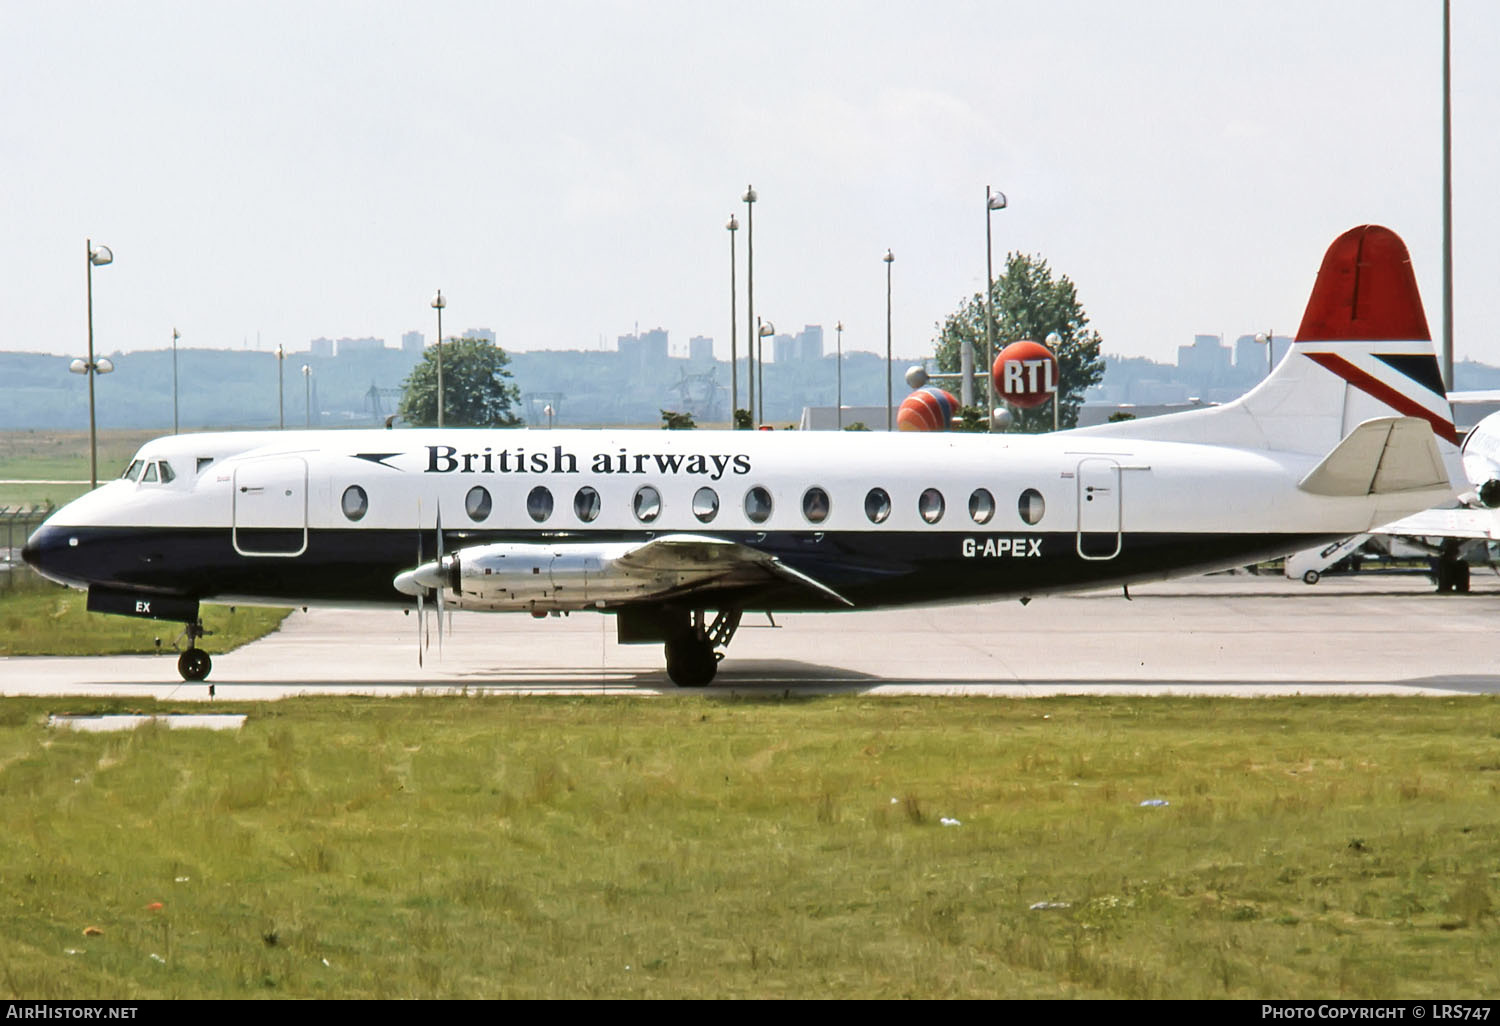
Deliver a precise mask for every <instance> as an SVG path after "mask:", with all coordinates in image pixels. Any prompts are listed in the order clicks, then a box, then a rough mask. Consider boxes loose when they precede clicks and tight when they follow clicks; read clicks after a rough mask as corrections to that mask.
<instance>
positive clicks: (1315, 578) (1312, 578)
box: [1302, 570, 1323, 584]
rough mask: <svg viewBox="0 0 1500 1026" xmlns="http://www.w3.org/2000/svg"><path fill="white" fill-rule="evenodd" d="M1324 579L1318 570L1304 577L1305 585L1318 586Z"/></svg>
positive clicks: (1310, 571) (1311, 571) (1309, 572)
mask: <svg viewBox="0 0 1500 1026" xmlns="http://www.w3.org/2000/svg"><path fill="white" fill-rule="evenodd" d="M1322 579H1323V575H1322V574H1320V573H1318V572H1317V571H1316V570H1309V571H1308V572H1307V573H1305V574H1303V575H1302V583H1303V584H1317V583H1318V582H1319V581H1321V580H1322Z"/></svg>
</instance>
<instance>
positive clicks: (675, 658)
mask: <svg viewBox="0 0 1500 1026" xmlns="http://www.w3.org/2000/svg"><path fill="white" fill-rule="evenodd" d="M718 672H719V656H718V653H716V652H715V651H714V647H713V646H712V645H710V644H708V643H707V642H704V641H699V640H698V639H697V638H683V639H680V640H677V641H669V642H667V676H668V677H670V678H672V683H673V684H676V685H677V686H678V687H680V688H701V687H703V686H704V685H705V684H707V683H708V682H709V681H711V680H713V679H714V675H715V674H717V673H718Z"/></svg>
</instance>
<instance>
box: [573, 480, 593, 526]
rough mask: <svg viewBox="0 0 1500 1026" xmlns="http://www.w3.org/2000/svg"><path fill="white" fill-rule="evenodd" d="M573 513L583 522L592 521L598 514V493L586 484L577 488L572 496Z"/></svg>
mask: <svg viewBox="0 0 1500 1026" xmlns="http://www.w3.org/2000/svg"><path fill="white" fill-rule="evenodd" d="M573 515H574V516H576V517H578V519H579V520H582V521H583V522H584V523H585V524H588V523H592V522H593V520H594V518H595V517H597V516H598V515H599V493H598V492H596V491H595V490H594V489H592V488H590V487H589V486H588V485H584V486H583V487H582V488H580V489H578V494H577V495H575V496H573Z"/></svg>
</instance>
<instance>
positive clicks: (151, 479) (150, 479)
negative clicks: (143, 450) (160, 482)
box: [141, 463, 156, 484]
mask: <svg viewBox="0 0 1500 1026" xmlns="http://www.w3.org/2000/svg"><path fill="white" fill-rule="evenodd" d="M141 481H142V482H143V483H145V484H153V483H155V481H156V464H155V463H148V464H146V476H145V477H143V478H141Z"/></svg>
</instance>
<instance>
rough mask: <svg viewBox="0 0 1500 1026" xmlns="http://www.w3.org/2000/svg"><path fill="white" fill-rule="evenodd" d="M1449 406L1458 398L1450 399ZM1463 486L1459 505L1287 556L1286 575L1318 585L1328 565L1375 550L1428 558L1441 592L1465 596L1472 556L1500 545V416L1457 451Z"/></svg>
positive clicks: (1476, 429)
mask: <svg viewBox="0 0 1500 1026" xmlns="http://www.w3.org/2000/svg"><path fill="white" fill-rule="evenodd" d="M1449 401H1450V402H1451V403H1456V402H1457V401H1458V397H1457V396H1455V395H1450V396H1449ZM1459 452H1460V453H1461V456H1462V461H1463V471H1464V483H1463V487H1462V489H1461V491H1460V493H1459V495H1458V505H1456V506H1448V507H1440V508H1435V509H1428V510H1423V511H1422V512H1420V513H1413V514H1412V515H1411V516H1409V517H1403V518H1402V519H1400V520H1397V521H1395V522H1394V523H1390V524H1385V525H1383V526H1381V527H1376V528H1374V529H1372V530H1371V531H1369V532H1368V533H1364V534H1356V535H1354V536H1352V537H1350V538H1345V539H1343V540H1341V541H1337V542H1330V543H1329V544H1327V545H1324V546H1321V547H1319V548H1313V549H1309V550H1306V551H1303V552H1296V553H1293V554H1292V555H1290V556H1288V557H1287V560H1286V576H1287V577H1292V578H1300V579H1301V580H1302V581H1304V582H1305V583H1307V584H1317V583H1318V581H1319V580H1320V579H1321V577H1322V573H1323V571H1324V570H1325V569H1327V568H1328V567H1329V566H1332V565H1333V564H1334V563H1337V562H1338V561H1339V560H1340V559H1342V558H1344V557H1345V556H1347V555H1349V554H1351V553H1354V552H1358V551H1359V550H1361V549H1362V548H1365V547H1366V543H1367V542H1370V541H1371V540H1372V539H1374V547H1376V548H1379V549H1382V550H1384V551H1386V552H1389V553H1390V554H1391V555H1396V556H1418V557H1421V556H1428V557H1431V560H1432V576H1433V578H1434V580H1435V583H1436V584H1437V590H1438V591H1439V592H1458V593H1460V594H1463V593H1467V592H1468V591H1469V562H1468V558H1467V557H1469V556H1470V555H1480V556H1485V557H1487V556H1488V554H1489V553H1488V549H1489V543H1490V542H1493V541H1500V412H1497V413H1491V414H1489V415H1488V416H1486V417H1484V418H1483V419H1482V420H1480V422H1479V423H1478V424H1476V425H1474V427H1473V428H1472V429H1471V430H1470V431H1469V433H1468V434H1466V435H1465V436H1464V439H1463V444H1462V445H1461V446H1460V448H1459Z"/></svg>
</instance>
